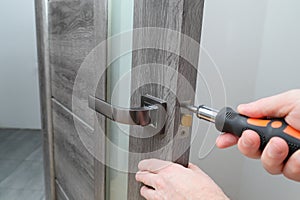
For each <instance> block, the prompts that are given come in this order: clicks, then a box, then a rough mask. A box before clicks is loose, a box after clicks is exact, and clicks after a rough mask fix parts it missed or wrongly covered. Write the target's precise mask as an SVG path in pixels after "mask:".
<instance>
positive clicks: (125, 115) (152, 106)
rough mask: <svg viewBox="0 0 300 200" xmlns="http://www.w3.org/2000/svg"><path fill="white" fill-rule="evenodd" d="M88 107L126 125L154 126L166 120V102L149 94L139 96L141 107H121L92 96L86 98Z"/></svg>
mask: <svg viewBox="0 0 300 200" xmlns="http://www.w3.org/2000/svg"><path fill="white" fill-rule="evenodd" d="M88 103H89V107H90V108H91V109H93V110H95V111H96V112H98V113H100V114H102V115H104V116H105V117H107V118H109V119H111V120H113V121H116V122H119V123H122V124H128V125H140V126H147V125H151V126H153V127H154V128H156V127H160V126H159V124H161V123H162V122H163V123H164V122H165V120H166V109H167V103H166V102H165V101H163V100H161V99H159V98H156V97H153V96H151V95H144V96H142V98H141V107H137V108H122V107H119V106H114V105H111V104H109V103H107V102H105V101H103V100H101V99H98V98H96V97H93V96H89V98H88Z"/></svg>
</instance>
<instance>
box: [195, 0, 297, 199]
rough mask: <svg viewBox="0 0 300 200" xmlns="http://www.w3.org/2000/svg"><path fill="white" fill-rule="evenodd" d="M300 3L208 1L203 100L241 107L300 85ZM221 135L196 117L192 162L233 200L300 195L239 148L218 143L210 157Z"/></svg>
mask: <svg viewBox="0 0 300 200" xmlns="http://www.w3.org/2000/svg"><path fill="white" fill-rule="evenodd" d="M299 4H300V1H298V0H289V1H279V0H271V1H269V0H260V1H253V0H243V1H241V0H226V1H219V0H208V1H206V3H205V15H204V25H203V35H202V47H203V49H202V52H201V55H200V65H199V67H200V72H201V73H202V75H203V77H204V78H202V79H199V81H198V84H197V92H196V96H197V98H198V99H197V101H198V103H199V104H203V103H204V104H208V105H212V106H213V107H216V108H221V107H223V106H224V105H229V106H231V107H233V108H235V107H236V106H237V105H238V104H240V103H244V102H249V101H252V100H254V99H257V98H259V97H263V96H268V95H271V94H274V93H277V92H280V91H284V90H287V89H290V88H295V87H297V88H299V87H300V82H299V78H298V77H297V76H298V75H299V72H300V68H299V65H300V56H298V54H299V53H300V49H299V47H300V38H298V37H299V36H300V30H299V26H300V23H299V21H298V20H299V19H300V12H299V10H300V6H299ZM207 52H208V53H209V55H208V54H207ZM210 57H211V58H210ZM215 66H217V68H218V69H219V71H220V74H221V78H219V76H218V73H217V71H216V70H215ZM297 78H298V79H297ZM205 81H206V82H207V84H206V85H205ZM222 81H223V83H224V85H225V91H224V89H223V87H222ZM197 126H198V127H197ZM206 133H208V136H207V137H206ZM217 134H218V133H217V131H216V130H215V129H214V128H210V129H208V123H206V122H203V121H200V120H198V119H194V125H193V136H195V139H194V140H193V144H192V151H191V162H194V163H196V164H198V166H200V167H201V168H202V169H203V170H204V171H206V172H207V173H208V174H209V175H210V176H211V177H212V178H213V179H214V180H215V181H216V182H217V183H218V184H219V185H220V186H221V187H222V188H223V189H224V191H225V192H226V193H227V194H228V195H229V196H230V197H231V198H232V199H241V200H247V199H249V200H250V199H251V200H253V199H258V200H260V199H264V200H265V199H294V198H295V197H299V195H300V190H299V187H300V185H299V184H295V183H294V182H291V181H288V180H286V179H285V178H282V177H274V176H271V175H268V174H267V172H265V171H264V170H263V167H262V166H261V164H260V162H259V161H254V160H250V159H247V158H245V157H244V156H242V155H241V154H240V153H239V151H238V150H237V149H236V147H233V148H229V149H226V150H219V149H217V148H214V150H213V151H212V152H211V153H210V154H209V155H208V156H206V157H205V153H206V152H209V150H210V147H211V146H212V145H213V144H214V142H215V138H216V137H217ZM203 143H204V146H203V148H202V149H200V148H201V145H202V144H203ZM199 151H200V155H199ZM200 157H204V158H201V159H199V158H200Z"/></svg>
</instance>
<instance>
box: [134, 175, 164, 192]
mask: <svg viewBox="0 0 300 200" xmlns="http://www.w3.org/2000/svg"><path fill="white" fill-rule="evenodd" d="M135 179H136V180H137V181H138V182H142V183H143V184H145V185H147V186H150V187H153V188H155V189H157V184H156V183H157V182H158V180H160V177H159V176H158V175H157V174H153V173H150V172H148V171H139V172H137V173H136V175H135Z"/></svg>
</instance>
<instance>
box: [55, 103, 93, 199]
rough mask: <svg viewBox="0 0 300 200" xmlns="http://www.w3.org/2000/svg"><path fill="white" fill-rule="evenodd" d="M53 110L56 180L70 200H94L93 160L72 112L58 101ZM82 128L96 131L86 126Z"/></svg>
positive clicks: (83, 125)
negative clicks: (81, 137)
mask: <svg viewBox="0 0 300 200" xmlns="http://www.w3.org/2000/svg"><path fill="white" fill-rule="evenodd" d="M52 107H53V128H54V159H55V175H56V179H57V180H58V182H59V183H60V185H61V187H62V188H63V190H64V191H65V193H66V195H67V196H68V197H69V198H70V199H74V200H76V199H82V200H93V199H95V197H94V190H95V185H94V183H95V181H94V176H95V174H94V157H93V156H92V155H91V154H90V153H89V152H88V150H87V148H86V147H85V146H84V144H83V143H82V141H81V139H80V137H79V134H78V131H80V130H77V129H76V128H75V126H74V121H73V115H72V113H71V112H70V111H69V110H67V109H66V108H65V107H64V106H63V105H61V104H58V103H57V102H55V101H53V104H52ZM76 123H77V124H78V123H80V121H77V122H76ZM81 126H82V127H83V128H85V130H90V131H91V132H92V131H93V130H91V129H90V128H89V127H86V126H85V124H81Z"/></svg>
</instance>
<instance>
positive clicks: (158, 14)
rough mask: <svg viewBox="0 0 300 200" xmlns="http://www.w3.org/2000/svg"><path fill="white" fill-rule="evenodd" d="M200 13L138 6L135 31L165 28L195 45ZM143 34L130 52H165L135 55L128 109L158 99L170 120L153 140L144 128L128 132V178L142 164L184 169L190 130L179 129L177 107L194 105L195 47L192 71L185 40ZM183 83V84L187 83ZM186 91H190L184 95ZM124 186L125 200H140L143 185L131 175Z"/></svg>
mask: <svg viewBox="0 0 300 200" xmlns="http://www.w3.org/2000/svg"><path fill="white" fill-rule="evenodd" d="M202 9H203V1H194V0H162V1H156V0H136V1H135V7H134V28H144V27H160V28H166V29H169V30H173V31H177V32H179V33H184V34H186V35H187V36H190V37H191V38H193V39H195V40H196V41H198V42H199V41H200V35H201V34H200V33H201V21H202V13H203V12H202ZM144 33H145V34H138V35H135V36H134V42H133V46H135V47H143V46H147V45H144V44H147V43H149V40H152V42H153V43H159V44H160V45H161V46H163V49H153V48H152V49H149V48H147V49H141V50H137V51H135V52H134V53H133V57H132V63H133V64H132V68H133V72H132V82H131V83H132V88H131V89H132V93H133V94H132V98H131V103H132V106H139V104H140V97H141V95H144V94H150V95H152V96H155V97H158V98H160V99H163V100H165V101H167V102H168V105H167V114H168V117H167V120H166V128H165V132H164V133H163V134H156V135H154V136H151V134H150V132H149V129H147V128H141V127H132V128H131V130H130V134H131V137H130V144H129V151H130V153H131V154H130V157H129V163H130V164H129V170H130V171H131V172H135V171H137V164H138V162H139V161H140V160H142V159H144V158H153V157H155V158H160V159H164V160H172V161H176V162H178V163H181V164H183V165H187V163H188V159H189V157H188V156H189V145H190V134H191V130H190V128H189V127H187V128H184V129H183V128H182V127H180V125H179V124H180V109H179V102H181V101H185V100H188V101H189V102H190V103H193V101H194V95H195V93H194V89H195V83H196V78H197V64H198V58H199V44H198V46H197V47H196V49H193V50H194V51H195V52H192V55H191V57H189V58H190V59H192V63H193V65H194V66H192V65H191V64H190V63H189V62H188V61H185V60H184V59H183V58H181V57H180V56H181V54H182V53H186V52H185V51H187V49H186V48H187V45H186V44H183V42H184V40H183V38H182V37H181V36H180V35H179V37H174V38H172V41H171V42H170V40H169V37H172V36H174V35H172V34H170V33H169V32H168V31H166V32H163V33H162V34H159V35H152V36H150V37H149V36H148V35H147V30H144ZM150 43H151V41H150ZM174 46H175V48H174ZM176 47H177V48H176ZM169 49H175V51H168V50H169ZM153 63H155V64H153ZM156 64H160V65H164V66H165V67H160V66H158V65H156ZM142 65H143V66H142ZM141 66H142V67H141ZM183 79H187V81H186V80H183ZM149 83H150V84H149ZM189 87H190V88H191V89H188V88H189ZM183 130H184V132H183ZM178 133H179V134H178ZM182 133H184V134H182ZM147 136H149V137H147ZM150 136H151V137H150ZM145 137H147V138H145ZM133 153H134V154H133ZM128 185H129V191H128V199H135V200H136V199H142V198H141V196H140V193H139V189H140V186H141V185H140V184H138V183H137V182H136V181H135V177H134V173H131V174H129V181H128Z"/></svg>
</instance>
